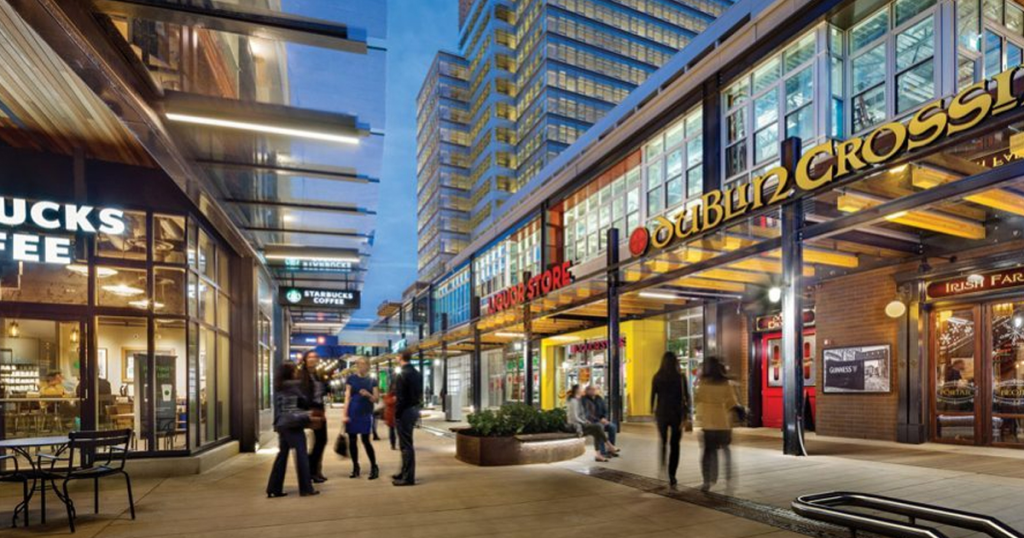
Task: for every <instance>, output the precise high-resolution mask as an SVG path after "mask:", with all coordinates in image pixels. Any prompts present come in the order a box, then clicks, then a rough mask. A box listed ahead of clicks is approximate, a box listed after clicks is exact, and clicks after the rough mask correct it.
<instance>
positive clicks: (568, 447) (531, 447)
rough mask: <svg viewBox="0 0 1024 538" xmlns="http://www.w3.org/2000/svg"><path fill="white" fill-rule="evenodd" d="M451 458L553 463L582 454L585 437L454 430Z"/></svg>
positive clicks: (493, 462) (494, 463) (472, 461)
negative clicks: (478, 433)
mask: <svg viewBox="0 0 1024 538" xmlns="http://www.w3.org/2000/svg"><path fill="white" fill-rule="evenodd" d="M455 433H456V435H455V458H456V459H458V460H459V461H462V462H465V463H470V464H473V465H480V466H483V467H491V466H497V465H529V464H532V463H553V462H556V461H565V460H571V459H574V458H577V457H579V456H582V455H583V453H584V452H586V443H585V438H583V437H577V436H575V435H573V434H568V433H542V434H536V435H517V436H513V437H476V436H473V435H466V434H465V433H462V430H456V431H455Z"/></svg>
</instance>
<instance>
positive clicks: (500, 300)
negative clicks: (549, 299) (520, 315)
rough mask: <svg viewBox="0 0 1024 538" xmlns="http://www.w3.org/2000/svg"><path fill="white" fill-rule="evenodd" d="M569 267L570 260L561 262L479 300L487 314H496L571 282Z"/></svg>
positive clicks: (570, 265) (570, 266) (570, 267)
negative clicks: (526, 279)
mask: <svg viewBox="0 0 1024 538" xmlns="http://www.w3.org/2000/svg"><path fill="white" fill-rule="evenodd" d="M570 269H572V262H568V261H567V262H562V264H561V265H555V266H554V267H551V268H550V269H548V270H547V271H544V272H543V273H541V274H539V275H537V276H533V277H530V280H529V281H527V282H520V283H519V284H516V285H515V286H509V287H508V288H505V289H503V290H501V291H499V292H497V293H493V294H491V295H489V296H487V297H486V298H484V299H482V300H481V303H483V304H482V305H481V306H486V307H487V313H488V314H496V313H498V312H502V311H504V310H508V309H510V308H513V307H516V306H518V305H521V304H523V303H528V302H530V301H532V300H534V299H537V298H539V297H543V296H545V295H547V294H549V293H551V292H552V291H555V290H557V289H560V288H564V287H565V286H568V285H569V284H572V282H573V276H572V272H571V271H570Z"/></svg>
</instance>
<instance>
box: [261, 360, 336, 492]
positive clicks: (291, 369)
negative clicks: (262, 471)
mask: <svg viewBox="0 0 1024 538" xmlns="http://www.w3.org/2000/svg"><path fill="white" fill-rule="evenodd" d="M295 377H296V375H295V365H294V364H291V363H284V364H282V365H281V366H279V367H278V369H277V375H276V376H275V377H274V430H275V431H277V443H278V452H277V458H276V459H274V466H273V468H272V470H271V471H270V479H269V480H268V481H267V497H269V498H271V499H273V498H275V497H284V496H285V495H287V493H285V492H284V475H285V472H286V470H287V468H288V453H289V452H291V451H292V450H293V449H294V450H295V471H296V475H297V476H298V479H299V494H300V495H302V496H303V497H305V496H307V495H319V494H320V492H319V491H316V490H315V489H313V481H312V477H311V476H310V472H309V456H308V455H307V454H306V428H307V427H310V426H313V425H315V423H316V422H322V421H323V419H322V418H319V417H314V416H312V415H311V413H310V411H308V410H305V409H304V408H305V407H308V406H307V403H306V402H305V401H303V400H304V396H303V393H302V389H301V387H300V382H299V381H298V380H297V379H295Z"/></svg>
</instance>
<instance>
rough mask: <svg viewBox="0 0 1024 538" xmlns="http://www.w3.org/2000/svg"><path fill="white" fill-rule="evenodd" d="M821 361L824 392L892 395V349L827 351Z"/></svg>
mask: <svg viewBox="0 0 1024 538" xmlns="http://www.w3.org/2000/svg"><path fill="white" fill-rule="evenodd" d="M822 357H823V361H822V362H823V365H824V368H825V371H824V385H825V392H831V393H880V392H889V390H890V386H891V384H890V379H891V376H890V361H889V346H887V345H884V346H862V347H844V348H834V349H826V350H825V351H824V352H823V354H822Z"/></svg>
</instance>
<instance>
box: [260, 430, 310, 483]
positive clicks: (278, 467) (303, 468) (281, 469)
mask: <svg viewBox="0 0 1024 538" xmlns="http://www.w3.org/2000/svg"><path fill="white" fill-rule="evenodd" d="M277 443H278V446H279V451H278V453H277V459H275V460H274V468H273V470H271V471H270V481H268V482H267V493H268V494H277V493H281V492H282V491H283V489H284V475H285V471H286V470H287V468H288V453H289V452H291V451H292V449H293V448H294V449H295V471H296V473H297V474H298V477H299V491H300V492H302V493H310V492H312V491H313V482H312V480H311V478H310V474H309V456H308V455H307V454H306V431H305V430H302V429H293V430H283V431H278V432H277Z"/></svg>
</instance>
